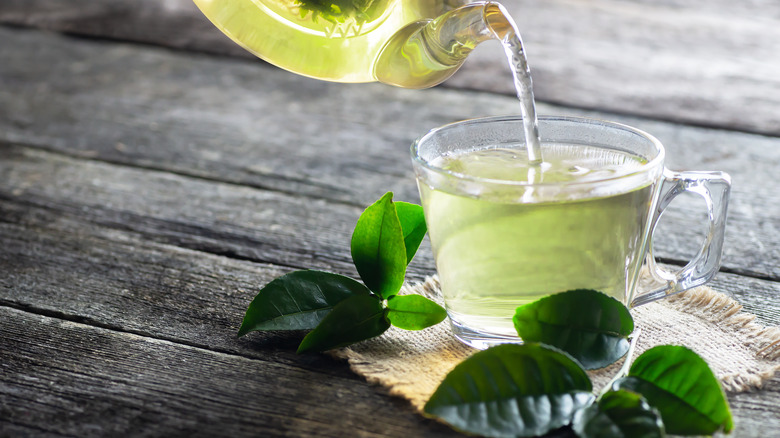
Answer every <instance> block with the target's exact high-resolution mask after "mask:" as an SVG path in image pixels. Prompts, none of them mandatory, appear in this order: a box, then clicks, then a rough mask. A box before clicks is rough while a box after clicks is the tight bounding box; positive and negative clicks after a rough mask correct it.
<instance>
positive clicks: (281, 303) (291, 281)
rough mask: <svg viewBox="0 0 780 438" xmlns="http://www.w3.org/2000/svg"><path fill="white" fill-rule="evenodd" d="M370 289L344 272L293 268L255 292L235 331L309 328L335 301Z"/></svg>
mask: <svg viewBox="0 0 780 438" xmlns="http://www.w3.org/2000/svg"><path fill="white" fill-rule="evenodd" d="M370 293H371V292H370V291H369V290H368V289H367V288H366V287H365V286H363V285H362V284H360V283H359V282H357V281H355V280H353V279H351V278H349V277H344V276H343V275H338V274H332V273H330V272H322V271H295V272H291V273H289V274H286V275H283V276H281V277H279V278H276V279H275V280H273V281H271V282H270V283H268V284H267V285H266V286H265V287H263V288H262V289H261V290H260V292H258V294H257V296H255V299H254V300H252V303H251V304H249V308H248V309H247V310H246V314H245V315H244V322H243V323H242V324H241V328H240V329H239V331H238V336H243V335H245V334H247V333H249V332H251V331H255V330H309V329H312V328H314V327H316V326H317V324H319V323H320V321H322V319H323V318H324V317H325V315H327V314H328V312H330V310H331V309H332V308H333V306H335V305H336V304H338V303H340V302H341V301H343V300H345V299H347V298H349V297H351V296H354V295H363V296H367V295H369V294H370Z"/></svg>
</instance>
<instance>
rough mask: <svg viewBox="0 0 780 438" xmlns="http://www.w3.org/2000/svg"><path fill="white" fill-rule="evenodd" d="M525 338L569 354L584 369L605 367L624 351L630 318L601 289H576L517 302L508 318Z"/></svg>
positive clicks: (628, 333) (629, 315)
mask: <svg viewBox="0 0 780 438" xmlns="http://www.w3.org/2000/svg"><path fill="white" fill-rule="evenodd" d="M512 320H513V322H514V324H515V329H516V330H517V334H518V335H519V336H520V337H521V338H522V339H523V340H524V341H527V342H542V343H545V344H548V345H552V346H554V347H558V348H560V349H561V350H563V351H565V352H567V353H569V354H571V355H572V356H573V357H574V358H575V359H577V360H578V361H580V363H581V364H582V366H583V367H584V368H585V369H589V370H592V369H597V368H602V367H605V366H607V365H609V364H611V363H613V362H615V361H616V360H618V359H620V358H621V357H623V355H625V354H626V352H627V351H628V347H629V342H628V340H627V337H628V335H630V334H631V332H632V331H633V330H634V320H633V319H632V318H631V314H630V313H629V311H628V309H627V308H626V306H624V305H623V303H621V302H620V301H618V300H616V299H614V298H612V297H609V296H607V295H605V294H603V293H601V292H597V291H594V290H587V289H577V290H571V291H568V292H562V293H559V294H555V295H550V296H548V297H545V298H542V299H540V300H537V301H534V302H532V303H529V304H526V305H524V306H520V307H518V308H517V310H516V312H515V316H514V318H513V319H512Z"/></svg>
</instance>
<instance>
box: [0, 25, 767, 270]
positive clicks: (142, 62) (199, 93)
mask: <svg viewBox="0 0 780 438" xmlns="http://www.w3.org/2000/svg"><path fill="white" fill-rule="evenodd" d="M0 36H2V37H3V38H6V40H7V41H9V42H10V43H9V44H8V45H3V46H2V47H0V56H2V57H3V59H7V60H8V61H9V62H7V63H3V64H2V65H0V80H1V81H2V82H3V83H4V84H8V86H7V87H5V88H3V89H2V90H0V141H3V140H6V141H12V142H19V143H23V144H27V145H31V146H35V147H38V148H45V149H52V150H56V151H60V152H64V153H66V154H70V155H73V156H77V157H91V158H95V159H99V160H103V161H109V162H116V163H122V164H130V165H133V166H138V167H145V168H152V169H159V170H162V171H167V172H175V173H180V174H186V175H191V176H196V177H198V178H205V179H213V180H220V181H226V182H233V183H236V184H242V185H249V186H254V187H260V188H269V189H273V190H276V191H281V192H284V193H290V194H294V195H305V196H311V197H316V198H320V199H330V200H337V201H341V202H347V203H350V204H353V205H357V206H362V205H366V204H368V203H370V202H372V201H373V200H374V199H376V198H377V197H379V196H380V195H381V194H382V193H383V192H384V191H387V190H392V191H395V192H396V193H397V195H398V197H399V198H401V199H407V200H414V199H415V198H416V197H417V195H416V188H415V186H414V184H413V182H412V179H413V177H412V172H411V166H410V164H409V158H408V149H407V147H408V144H409V143H410V142H411V141H412V139H413V138H414V137H416V136H417V135H419V134H420V133H422V132H424V131H426V130H427V129H429V128H431V127H433V126H437V125H440V124H443V123H446V122H451V121H455V120H460V119H464V118H469V117H474V116H479V115H486V114H507V113H512V112H515V111H516V109H517V105H516V102H515V101H514V100H513V99H512V98H509V97H504V96H494V95H489V94H479V93H471V94H463V93H460V92H453V91H448V90H427V91H411V90H399V89H393V88H390V87H384V86H380V85H363V86H345V85H341V84H327V83H322V82H317V81H311V80H308V79H305V78H299V77H297V76H294V75H289V74H286V73H284V72H281V71H277V70H271V69H259V68H257V67H256V66H254V65H251V64H247V63H244V62H240V61H233V62H230V61H228V60H226V59H213V58H208V57H197V56H184V55H181V54H172V53H168V52H166V51H162V50H155V49H151V48H147V47H137V46H132V45H124V44H105V43H96V42H91V41H81V40H72V39H68V38H62V37H56V36H52V35H45V34H41V33H40V32H37V31H23V30H20V31H9V30H7V29H6V30H5V31H4V30H2V29H0ZM215 78H219V79H218V80H215ZM248 90H249V91H248ZM421 108H426V109H427V110H426V111H421V110H420V109H421ZM540 109H541V110H542V111H543V112H545V113H557V114H573V115H588V116H592V117H599V118H604V117H609V118H613V115H609V114H604V113H595V112H586V111H575V110H571V109H567V108H562V107H552V106H548V105H542V106H540ZM616 118H617V120H618V121H622V122H626V123H629V124H633V125H636V126H638V127H640V128H642V129H645V130H647V131H649V132H652V133H654V134H655V135H656V136H658V137H659V138H660V139H661V140H662V141H664V143H666V144H667V146H668V156H669V165H670V167H672V168H678V169H679V168H689V169H701V170H703V169H708V170H712V169H719V170H725V171H728V172H730V173H731V174H732V176H733V178H734V182H735V185H734V191H733V198H732V203H731V213H730V222H729V231H728V242H727V245H726V250H725V259H724V264H725V265H726V267H727V268H728V269H731V270H733V271H734V272H743V273H747V274H749V275H755V276H759V277H766V278H780V277H778V272H779V271H778V269H780V267H778V266H777V264H776V263H774V262H773V260H777V259H778V258H780V243H778V239H779V238H778V236H780V221H778V217H780V211H778V208H780V198H778V194H777V193H776V192H775V191H773V190H771V187H772V184H771V181H772V178H773V176H774V172H775V169H776V168H777V166H778V165H780V139H777V138H772V137H763V136H759V135H752V134H744V133H736V132H729V131H720V130H711V129H704V128H695V127H689V126H682V125H674V124H669V123H663V122H653V121H648V120H644V119H637V118H629V117H616ZM282 151H284V153H281V152H282ZM680 205H681V206H684V204H682V203H680ZM232 208H244V209H245V208H246V206H245V205H241V206H240V207H232ZM689 216H690V215H689V214H688V213H685V212H683V213H673V212H670V213H669V214H668V215H667V218H665V219H664V220H665V221H672V223H673V224H675V225H674V229H675V234H674V235H670V237H673V238H674V239H673V241H672V242H671V243H670V244H668V245H667V244H666V242H663V241H662V242H661V244H659V247H665V246H668V247H669V248H667V249H665V250H663V251H660V252H659V254H660V255H661V256H663V257H664V258H667V259H669V260H672V261H674V260H677V261H683V260H686V257H687V256H689V255H690V252H689V251H688V252H686V251H680V250H679V248H680V247H681V243H680V242H685V241H693V240H695V239H697V234H696V229H689V228H690V227H687V226H681V224H683V223H685V221H686V218H688V217H689Z"/></svg>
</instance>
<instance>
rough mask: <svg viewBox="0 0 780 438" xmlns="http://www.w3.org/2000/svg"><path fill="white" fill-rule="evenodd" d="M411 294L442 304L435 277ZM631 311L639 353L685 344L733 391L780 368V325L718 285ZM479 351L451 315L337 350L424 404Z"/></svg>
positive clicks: (599, 374)
mask: <svg viewBox="0 0 780 438" xmlns="http://www.w3.org/2000/svg"><path fill="white" fill-rule="evenodd" d="M643 275H645V274H643ZM645 279H647V278H645ZM409 293H416V294H420V295H423V296H425V297H428V298H430V299H432V300H434V301H436V302H438V303H439V304H443V303H442V299H441V295H440V293H439V283H438V280H437V279H436V278H435V277H431V278H428V279H427V280H426V281H425V282H424V283H421V284H416V285H405V286H404V288H403V289H402V290H401V294H409ZM631 312H632V315H633V317H634V323H635V326H636V327H637V328H639V329H641V330H642V333H641V335H640V336H639V339H638V341H637V345H636V352H635V355H634V357H636V356H638V355H639V354H641V353H642V352H643V351H645V350H647V349H649V348H651V347H654V346H656V345H662V344H674V345H685V346H687V347H688V348H691V349H692V350H694V351H695V352H696V353H698V354H699V355H700V356H701V357H703V358H704V359H705V360H706V361H707V362H708V363H709V365H710V368H712V371H713V372H714V373H715V375H716V376H717V377H718V379H720V381H721V382H722V383H723V387H724V389H725V390H726V391H729V392H742V391H747V390H750V389H755V388H760V387H761V385H762V384H763V383H764V382H765V381H766V380H768V379H770V378H772V376H773V375H774V373H775V372H776V371H778V370H780V328H778V327H770V328H765V327H762V326H760V325H759V324H757V323H756V322H755V321H754V320H755V316H754V315H750V314H748V313H745V312H742V306H740V305H739V303H737V302H736V301H734V300H733V299H731V298H729V297H728V296H726V295H724V294H722V293H720V292H717V291H715V290H713V289H712V288H709V287H706V286H702V287H698V288H695V289H691V290H689V291H687V292H683V293H680V294H677V295H674V296H672V297H669V298H667V299H665V300H661V301H657V302H654V303H650V304H647V305H645V306H641V307H638V308H636V309H633V310H632V311H631ZM476 351H477V350H475V349H473V348H471V347H468V346H466V345H464V344H462V343H460V342H459V341H457V340H456V339H455V338H454V337H453V335H452V333H451V332H450V327H449V324H448V323H447V322H446V321H445V322H444V323H441V324H438V325H436V326H434V327H430V328H428V329H425V330H421V331H406V330H400V329H396V328H394V327H391V328H390V329H389V330H388V331H387V332H385V333H384V334H383V335H382V336H379V337H377V338H374V339H370V340H368V341H364V342H361V343H359V344H355V345H352V346H350V347H348V348H342V349H337V350H332V351H331V352H330V353H331V354H332V355H333V356H335V357H338V358H343V359H346V360H347V361H348V362H349V364H350V367H351V368H352V370H353V371H354V372H356V373H357V374H359V375H362V376H364V377H365V378H366V379H367V380H368V381H369V382H371V383H375V384H379V385H382V386H384V387H386V388H388V390H389V392H390V393H391V394H393V395H397V396H400V397H403V398H406V399H407V400H409V401H410V402H411V403H412V405H413V406H415V407H416V408H417V409H419V410H422V408H423V406H424V405H425V402H426V401H427V400H428V399H429V398H430V396H431V394H433V392H434V390H435V389H436V387H438V386H439V383H440V382H441V381H442V379H444V376H445V375H446V374H447V373H448V372H449V371H450V370H451V369H452V368H453V367H455V365H457V364H458V363H460V362H461V361H462V360H463V359H465V358H467V357H468V356H469V355H471V354H473V353H474V352H476ZM621 366H622V360H621V361H618V362H617V363H615V364H613V365H611V366H609V367H607V368H604V369H601V370H596V371H590V372H588V374H589V375H590V377H591V380H592V381H593V387H594V389H595V391H600V389H601V388H602V387H603V386H604V385H606V384H608V383H609V381H610V380H611V379H612V377H613V376H614V375H615V373H617V371H618V370H619V369H620V367H621Z"/></svg>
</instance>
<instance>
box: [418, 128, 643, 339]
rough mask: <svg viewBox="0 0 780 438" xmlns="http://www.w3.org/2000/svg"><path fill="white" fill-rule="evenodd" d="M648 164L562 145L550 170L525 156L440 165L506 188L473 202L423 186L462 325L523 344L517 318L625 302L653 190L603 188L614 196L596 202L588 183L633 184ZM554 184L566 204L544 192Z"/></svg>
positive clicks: (485, 154) (443, 273) (494, 154)
mask: <svg viewBox="0 0 780 438" xmlns="http://www.w3.org/2000/svg"><path fill="white" fill-rule="evenodd" d="M643 163H644V160H642V159H640V158H638V157H636V156H633V155H630V154H626V153H623V152H620V151H616V150H612V149H603V148H597V147H587V146H582V145H577V146H570V145H561V144H544V163H543V164H542V165H541V166H539V165H536V166H534V165H529V164H528V156H527V154H526V152H525V150H524V148H522V147H520V148H501V147H497V148H489V149H482V150H476V151H469V152H465V153H461V154H457V155H449V156H444V157H441V158H439V159H437V161H436V162H432V163H431V164H432V165H433V166H435V167H438V168H442V169H445V170H448V171H449V172H453V173H456V174H458V175H459V176H462V175H468V177H470V178H480V179H488V180H493V181H496V182H498V181H503V182H504V183H506V184H502V183H500V182H499V183H497V184H487V185H484V184H483V185H482V186H488V187H490V188H489V189H484V191H482V192H479V193H469V194H468V195H467V196H464V195H462V194H460V195H456V194H452V193H450V192H448V191H447V190H446V188H445V189H436V190H433V189H431V188H430V187H428V186H427V185H425V184H423V183H421V184H420V193H421V199H422V202H423V206H424V207H425V211H426V220H427V222H428V230H429V233H430V238H431V243H432V246H433V251H434V255H435V259H436V265H437V270H438V273H439V277H440V280H441V283H442V290H443V291H445V292H444V293H445V301H446V303H447V310H448V313H449V315H450V318H451V319H452V322H453V324H455V325H460V326H466V327H481V328H484V329H485V331H486V332H490V333H493V334H502V335H506V336H507V337H513V336H516V332H515V330H514V327H513V325H512V320H511V319H512V316H513V315H514V311H515V309H516V308H517V307H518V306H520V305H523V304H526V303H529V302H532V301H535V300H537V299H539V298H541V297H544V296H547V295H550V294H553V293H557V292H563V291H566V290H571V289H580V288H585V289H595V290H599V291H601V292H604V293H606V294H609V295H611V296H613V297H615V298H617V299H619V300H621V301H623V300H624V299H625V296H626V292H627V289H628V287H629V285H630V284H631V283H632V279H633V276H634V275H635V274H636V270H637V269H639V266H640V265H641V260H640V258H641V253H642V251H643V248H642V242H643V241H644V234H645V227H646V224H647V218H648V212H649V211H650V207H649V205H648V204H649V203H650V202H651V198H652V196H651V195H652V193H651V192H652V187H653V186H652V185H650V184H648V183H647V182H646V181H645V182H643V183H639V184H633V185H631V184H626V183H625V182H624V180H628V181H631V179H630V178H627V179H626V178H620V181H621V185H617V186H616V185H615V184H612V185H610V184H601V183H599V184H598V186H599V187H610V189H609V191H608V192H594V191H593V190H592V187H593V186H594V185H589V184H588V182H594V181H603V180H609V179H610V178H613V177H617V176H623V175H628V174H631V173H633V172H635V171H637V170H638V169H639V168H640V167H641V166H642V164H643ZM546 183H551V184H550V188H555V187H560V186H561V184H560V183H566V184H570V190H566V191H564V192H561V194H560V195H559V196H558V195H556V194H555V192H550V191H545V190H544V186H545V184H546ZM552 183H555V184H552ZM524 184H527V187H526V188H525V189H523V188H520V189H519V188H518V186H522V185H524ZM580 185H581V186H582V190H581V191H580V190H579V188H578V187H579V186H580ZM571 188H574V189H571ZM459 193H462V192H459ZM508 256H509V257H508ZM626 261H629V263H626ZM626 267H628V268H626Z"/></svg>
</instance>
